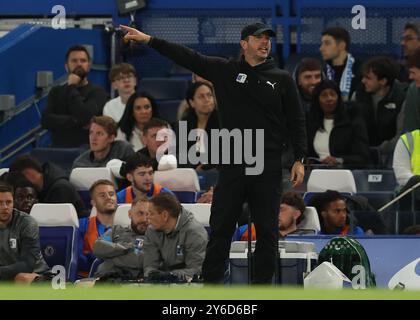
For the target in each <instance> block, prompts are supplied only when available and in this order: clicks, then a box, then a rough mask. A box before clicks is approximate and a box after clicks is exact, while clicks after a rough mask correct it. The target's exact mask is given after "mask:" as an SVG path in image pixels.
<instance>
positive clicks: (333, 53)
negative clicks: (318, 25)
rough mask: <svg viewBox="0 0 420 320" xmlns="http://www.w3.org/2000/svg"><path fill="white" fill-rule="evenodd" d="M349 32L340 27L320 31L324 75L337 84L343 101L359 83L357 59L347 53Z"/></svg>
mask: <svg viewBox="0 0 420 320" xmlns="http://www.w3.org/2000/svg"><path fill="white" fill-rule="evenodd" d="M349 47H350V34H349V33H348V31H347V30H345V29H343V28H340V27H331V28H328V29H326V30H325V31H323V32H322V38H321V46H320V47H319V51H320V52H321V55H322V59H323V60H324V61H325V70H324V72H325V75H326V77H327V79H328V80H332V81H334V82H335V83H337V84H338V85H339V88H340V93H341V97H342V100H343V101H348V100H350V97H351V96H352V94H353V92H354V90H355V89H356V85H357V84H358V83H360V76H359V74H358V70H359V64H358V61H357V60H356V59H355V58H354V57H353V55H352V54H351V53H349Z"/></svg>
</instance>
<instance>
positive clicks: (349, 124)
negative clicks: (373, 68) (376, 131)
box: [307, 80, 370, 167]
mask: <svg viewBox="0 0 420 320" xmlns="http://www.w3.org/2000/svg"><path fill="white" fill-rule="evenodd" d="M307 134H308V158H309V159H315V160H316V163H320V164H323V165H327V166H331V167H337V166H341V165H343V166H345V167H363V166H366V165H368V164H369V158H370V156H369V140H368V136H367V131H366V127H365V124H364V122H363V120H362V119H361V118H360V117H358V116H357V115H356V114H355V112H353V111H352V109H351V108H350V107H349V106H347V105H345V104H344V103H343V101H342V100H341V92H340V88H339V86H338V85H337V84H336V83H335V82H334V81H331V80H324V81H322V82H321V83H320V84H318V85H317V87H316V88H315V89H314V94H313V103H312V108H311V110H310V111H309V113H308V115H307Z"/></svg>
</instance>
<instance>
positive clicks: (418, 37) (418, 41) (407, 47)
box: [398, 22, 420, 83]
mask: <svg viewBox="0 0 420 320" xmlns="http://www.w3.org/2000/svg"><path fill="white" fill-rule="evenodd" d="M401 47H402V49H403V54H404V59H403V61H402V62H401V69H400V75H399V77H398V79H399V80H400V81H401V82H407V83H408V82H410V79H409V70H408V66H407V61H408V59H409V58H410V57H411V56H412V55H413V53H414V51H416V49H418V48H420V22H414V23H413V22H409V23H407V24H406V25H405V27H404V32H403V35H402V37H401Z"/></svg>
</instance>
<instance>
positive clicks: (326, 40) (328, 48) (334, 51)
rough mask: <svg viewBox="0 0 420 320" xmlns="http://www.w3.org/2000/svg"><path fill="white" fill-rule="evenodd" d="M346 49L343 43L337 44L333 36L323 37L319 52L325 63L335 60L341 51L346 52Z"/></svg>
mask: <svg viewBox="0 0 420 320" xmlns="http://www.w3.org/2000/svg"><path fill="white" fill-rule="evenodd" d="M344 47H345V44H344V42H343V41H339V42H337V41H336V40H335V39H334V38H333V37H332V36H329V35H323V36H322V38H321V46H320V47H319V51H320V52H321V55H322V59H324V61H326V60H333V59H336V58H337V57H338V56H339V55H340V53H341V51H342V50H344Z"/></svg>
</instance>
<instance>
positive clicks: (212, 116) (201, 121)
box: [177, 82, 220, 171]
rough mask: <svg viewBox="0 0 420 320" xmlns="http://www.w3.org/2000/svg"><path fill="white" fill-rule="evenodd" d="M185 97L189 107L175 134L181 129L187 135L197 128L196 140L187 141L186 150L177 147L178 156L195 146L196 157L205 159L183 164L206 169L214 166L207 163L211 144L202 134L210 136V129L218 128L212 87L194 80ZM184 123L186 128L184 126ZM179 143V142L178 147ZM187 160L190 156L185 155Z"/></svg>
mask: <svg viewBox="0 0 420 320" xmlns="http://www.w3.org/2000/svg"><path fill="white" fill-rule="evenodd" d="M185 99H186V101H187V103H188V105H189V108H188V109H187V110H186V114H185V116H184V117H183V118H182V120H181V121H182V122H179V127H178V134H177V136H178V137H179V135H180V134H181V130H182V131H183V132H184V133H183V134H184V135H185V136H187V135H189V134H190V132H191V131H192V130H197V137H196V141H188V142H187V145H186V146H187V149H186V150H180V149H179V157H180V156H181V153H183V154H188V152H189V150H190V149H191V148H195V151H196V152H195V153H196V155H197V157H198V158H200V159H201V158H204V159H206V160H207V161H206V162H204V163H198V164H192V163H190V162H189V163H188V164H186V165H183V166H186V167H193V168H195V169H196V170H197V171H201V170H207V169H210V168H212V167H214V166H211V165H209V164H208V163H209V162H210V159H211V152H210V148H211V144H210V140H206V139H204V137H203V135H204V134H206V135H207V137H210V135H211V130H212V129H219V128H220V125H219V117H218V113H217V110H216V101H215V98H214V92H213V87H212V86H211V85H209V84H207V83H205V82H194V83H192V84H191V85H190V87H189V88H188V89H187V92H186V94H185ZM185 122H186V123H185ZM185 125H186V128H184V126H185ZM181 126H182V127H181ZM181 128H183V129H181ZM185 129H186V132H185ZM205 141H207V145H206V144H205ZM180 145H181V144H179V145H178V147H179V146H180ZM178 159H179V158H178ZM187 160H190V157H187Z"/></svg>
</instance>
